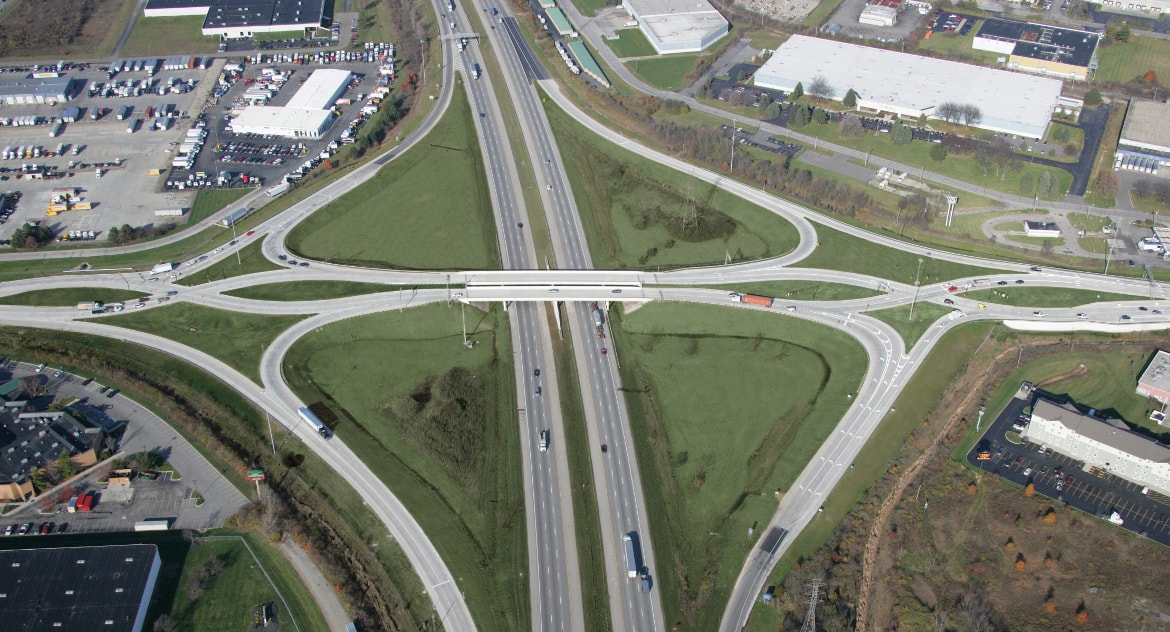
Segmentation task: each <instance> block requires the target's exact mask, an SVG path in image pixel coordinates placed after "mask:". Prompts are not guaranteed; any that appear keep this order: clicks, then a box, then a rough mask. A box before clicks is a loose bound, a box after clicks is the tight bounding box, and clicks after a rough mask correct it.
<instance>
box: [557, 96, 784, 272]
mask: <svg viewBox="0 0 1170 632" xmlns="http://www.w3.org/2000/svg"><path fill="white" fill-rule="evenodd" d="M546 112H547V113H548V117H549V121H550V123H551V124H552V128H553V131H554V132H555V133H556V136H557V143H558V144H559V146H560V148H561V155H562V159H563V160H564V161H565V163H566V171H567V173H568V176H569V181H570V182H571V184H572V187H573V195H574V197H575V198H576V201H577V207H578V208H579V209H580V211H581V220H582V221H581V223H582V225H583V226H584V228H585V233H586V237H587V238H588V241H589V250H590V253H591V254H592V256H593V265H594V266H595V267H597V268H643V269H654V268H656V267H678V266H684V265H695V264H702V263H722V262H723V261H724V259H725V257H726V256H727V255H728V254H730V255H732V257H734V258H735V259H737V260H743V259H764V258H769V257H776V256H779V255H782V254H784V253H787V252H790V251H791V250H792V249H793V248H795V247H796V245H797V242H798V237H797V233H796V229H795V228H793V226H792V225H791V224H789V223H788V222H787V221H786V220H784V219H782V218H780V217H778V216H776V215H775V214H773V213H771V212H769V211H767V210H766V209H764V208H762V207H759V206H756V205H754V204H751V203H749V202H746V201H744V200H743V199H741V198H738V197H735V196H733V195H731V194H729V193H726V192H723V191H720V190H718V189H716V188H714V187H712V186H710V185H707V184H704V183H699V182H696V181H695V180H694V179H693V178H691V177H690V176H688V175H687V174H686V173H680V172H677V171H674V170H672V169H668V168H665V167H662V166H660V165H657V164H654V163H652V162H650V161H647V160H644V159H642V158H640V157H638V156H635V155H634V154H633V153H632V152H629V151H627V150H624V149H621V148H619V147H616V146H614V145H612V144H610V143H608V142H605V141H602V140H600V139H598V138H597V137H596V136H595V135H593V134H591V133H589V132H587V131H585V130H584V129H583V128H581V127H580V126H579V125H578V124H577V123H575V122H574V121H572V120H571V119H569V118H568V117H567V116H565V114H564V112H562V111H561V110H559V109H557V108H555V107H553V106H552V105H546ZM701 205H706V206H707V207H708V208H710V209H713V210H714V211H715V212H717V213H721V214H724V215H726V216H727V217H730V218H731V219H732V220H733V221H734V222H735V229H734V231H733V232H731V233H730V235H727V236H725V237H715V238H711V239H706V240H703V241H686V240H684V239H682V238H675V237H673V236H672V233H671V230H673V229H672V228H669V227H668V226H667V224H666V222H677V221H678V218H680V217H682V216H683V215H684V214H686V213H689V212H690V211H691V209H692V208H694V209H696V212H697V209H698V207H699V206H701ZM640 216H643V217H646V218H649V220H648V221H646V222H645V223H644V224H640V223H639V217H640ZM639 226H641V228H639Z"/></svg>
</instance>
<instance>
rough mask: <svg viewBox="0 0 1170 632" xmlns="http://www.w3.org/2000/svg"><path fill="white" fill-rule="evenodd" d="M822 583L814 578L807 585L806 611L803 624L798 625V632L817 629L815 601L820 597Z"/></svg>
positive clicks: (813, 631) (810, 631) (814, 631)
mask: <svg viewBox="0 0 1170 632" xmlns="http://www.w3.org/2000/svg"><path fill="white" fill-rule="evenodd" d="M822 585H823V583H822V582H821V580H819V579H814V580H813V583H812V585H810V586H809V587H808V613H807V614H805V615H804V625H802V626H800V632H816V630H817V601H818V600H819V599H820V597H821V586H822Z"/></svg>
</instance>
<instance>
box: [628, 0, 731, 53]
mask: <svg viewBox="0 0 1170 632" xmlns="http://www.w3.org/2000/svg"><path fill="white" fill-rule="evenodd" d="M622 8H624V9H625V10H626V13H629V14H630V17H631V18H632V19H634V20H637V21H638V28H639V29H641V31H642V33H644V34H645V35H646V39H648V40H650V45H651V46H653V47H654V50H656V51H658V54H660V55H661V54H665V53H694V52H698V51H701V50H703V49H704V48H707V47H708V46H710V45H711V44H713V43H715V42H716V41H718V40H719V38H721V37H723V36H724V35H726V34H727V31H728V28H729V27H730V24H729V23H728V22H727V19H726V18H724V17H723V15H722V14H720V13H719V12H718V11H716V10H715V7H714V6H712V5H711V3H710V2H708V1H707V0H622Z"/></svg>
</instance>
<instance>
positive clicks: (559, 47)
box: [557, 40, 581, 75]
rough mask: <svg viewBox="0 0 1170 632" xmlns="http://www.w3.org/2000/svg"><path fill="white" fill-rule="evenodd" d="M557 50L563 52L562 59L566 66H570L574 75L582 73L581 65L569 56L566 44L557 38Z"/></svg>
mask: <svg viewBox="0 0 1170 632" xmlns="http://www.w3.org/2000/svg"><path fill="white" fill-rule="evenodd" d="M557 52H558V53H560V54H561V61H563V62H565V66H567V67H568V68H569V72H571V73H573V74H574V75H579V74H581V67H580V66H578V65H577V62H575V61H573V58H572V57H571V56H569V51H567V50H565V45H564V44H562V43H561V40H557Z"/></svg>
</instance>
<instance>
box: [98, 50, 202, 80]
mask: <svg viewBox="0 0 1170 632" xmlns="http://www.w3.org/2000/svg"><path fill="white" fill-rule="evenodd" d="M210 65H211V58H210V57H194V56H191V55H175V56H172V57H167V58H165V59H163V60H162V68H163V70H192V69H195V68H199V69H203V70H205V69H207V67H208V66H210ZM158 67H159V60H158V58H157V57H147V58H146V59H119V60H115V61H114V63H112V64H110V69H109V70H108V71H107V73H106V74H107V75H108V76H109V77H110V78H111V79H112V78H113V77H114V75H116V74H118V73H120V72H145V73H146V74H147V76H151V77H153V76H154V73H156V72H158Z"/></svg>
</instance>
